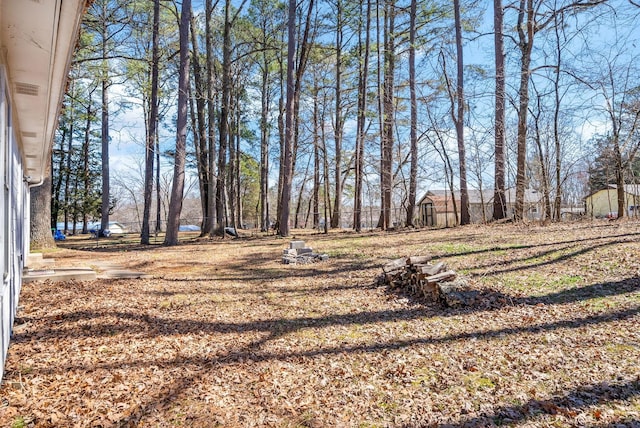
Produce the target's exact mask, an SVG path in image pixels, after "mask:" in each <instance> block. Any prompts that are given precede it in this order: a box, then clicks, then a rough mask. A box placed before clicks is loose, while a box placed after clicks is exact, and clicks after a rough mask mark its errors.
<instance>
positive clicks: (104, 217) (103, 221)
mask: <svg viewBox="0 0 640 428" xmlns="http://www.w3.org/2000/svg"><path fill="white" fill-rule="evenodd" d="M106 7H107V4H106V3H105V4H104V5H103V8H104V10H103V15H102V16H107V12H106ZM102 30H103V32H102V58H103V59H102V61H103V65H102V66H103V70H102V76H101V78H102V82H101V83H102V136H101V140H102V205H101V208H100V231H99V233H100V234H102V233H103V232H104V231H105V230H107V229H108V228H109V208H110V207H109V206H110V197H109V181H110V180H109V84H110V83H109V76H108V74H109V71H108V60H107V59H106V58H107V53H108V52H107V38H108V35H107V27H106V23H103V27H102ZM74 231H75V228H74Z"/></svg>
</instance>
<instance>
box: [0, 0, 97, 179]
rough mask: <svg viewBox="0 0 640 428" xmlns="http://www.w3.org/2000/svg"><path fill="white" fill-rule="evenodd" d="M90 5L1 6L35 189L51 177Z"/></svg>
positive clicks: (38, 0) (8, 67)
mask: <svg viewBox="0 0 640 428" xmlns="http://www.w3.org/2000/svg"><path fill="white" fill-rule="evenodd" d="M85 3H86V0H1V1H0V23H1V24H0V25H1V26H0V47H1V55H0V62H2V64H3V66H4V69H5V72H6V74H7V80H8V90H9V93H10V97H11V104H12V107H13V126H14V129H15V136H16V138H17V140H18V145H19V147H20V149H21V151H22V159H23V162H24V174H25V176H27V177H28V178H27V181H29V182H30V183H31V184H37V183H41V182H42V180H43V179H44V177H45V174H47V173H48V160H49V158H50V156H51V146H52V144H53V137H54V133H55V131H56V128H57V125H58V116H59V113H60V107H61V103H62V97H63V95H64V91H65V87H66V82H67V75H68V72H69V64H70V62H71V57H72V55H73V50H74V47H75V44H76V39H77V36H78V28H79V25H80V20H81V18H82V14H83V12H84V7H85Z"/></svg>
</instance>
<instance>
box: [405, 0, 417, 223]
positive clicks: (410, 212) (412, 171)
mask: <svg viewBox="0 0 640 428" xmlns="http://www.w3.org/2000/svg"><path fill="white" fill-rule="evenodd" d="M416 9H417V0H411V12H410V16H409V96H410V103H411V112H410V117H411V118H410V130H409V141H410V145H411V148H410V151H411V163H410V167H409V200H408V202H407V220H406V223H405V224H406V225H407V227H413V226H414V224H413V217H414V216H415V214H414V213H415V207H416V188H417V185H418V133H417V129H418V101H417V97H416V46H415V43H416Z"/></svg>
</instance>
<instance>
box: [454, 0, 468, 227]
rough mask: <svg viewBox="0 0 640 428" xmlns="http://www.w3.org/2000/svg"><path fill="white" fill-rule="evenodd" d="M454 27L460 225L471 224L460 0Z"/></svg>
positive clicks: (455, 11) (456, 4) (457, 2)
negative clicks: (465, 140) (465, 134)
mask: <svg viewBox="0 0 640 428" xmlns="http://www.w3.org/2000/svg"><path fill="white" fill-rule="evenodd" d="M453 4H454V13H455V27H456V56H457V61H456V62H457V78H456V93H457V97H456V99H457V103H456V104H457V111H456V120H455V124H456V137H457V142H458V159H459V170H460V224H461V225H465V224H469V223H470V222H471V217H470V215H469V191H468V189H467V159H466V150H465V144H464V61H463V54H462V24H461V17H460V0H453Z"/></svg>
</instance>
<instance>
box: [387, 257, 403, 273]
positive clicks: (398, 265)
mask: <svg viewBox="0 0 640 428" xmlns="http://www.w3.org/2000/svg"><path fill="white" fill-rule="evenodd" d="M406 265H407V259H406V258H405V257H403V258H401V259H395V260H392V261H390V262H389V263H387V264H385V265H384V266H382V270H383V271H384V272H385V273H387V272H391V271H394V270H398V269H402V268H404V267H405V266H406Z"/></svg>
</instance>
